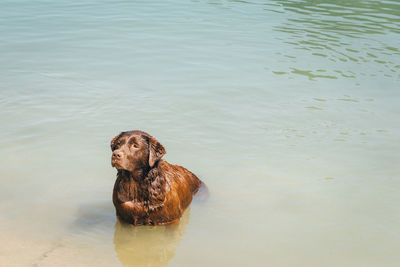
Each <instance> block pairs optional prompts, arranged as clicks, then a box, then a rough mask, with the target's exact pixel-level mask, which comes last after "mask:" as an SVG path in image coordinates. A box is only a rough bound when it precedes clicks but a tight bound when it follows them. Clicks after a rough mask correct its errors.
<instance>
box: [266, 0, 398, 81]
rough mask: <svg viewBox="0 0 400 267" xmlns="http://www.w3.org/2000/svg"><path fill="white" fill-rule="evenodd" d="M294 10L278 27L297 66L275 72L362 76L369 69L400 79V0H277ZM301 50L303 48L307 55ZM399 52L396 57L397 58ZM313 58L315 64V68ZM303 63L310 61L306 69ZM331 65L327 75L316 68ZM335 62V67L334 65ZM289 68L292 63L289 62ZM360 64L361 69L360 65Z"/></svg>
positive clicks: (315, 77)
mask: <svg viewBox="0 0 400 267" xmlns="http://www.w3.org/2000/svg"><path fill="white" fill-rule="evenodd" d="M277 3H278V4H279V5H280V6H282V7H283V9H284V10H285V11H286V13H287V14H288V15H289V16H288V17H287V18H286V19H285V20H284V21H283V22H282V23H281V24H279V25H277V26H276V27H274V30H275V31H277V32H279V33H281V34H282V33H283V34H284V36H285V37H282V36H281V35H279V37H277V38H279V39H282V40H283V42H284V43H286V44H287V45H288V47H287V49H286V50H285V55H284V56H285V57H287V58H293V57H294V58H296V59H294V60H292V61H290V62H289V63H290V66H295V67H292V71H290V72H288V71H285V69H282V68H281V69H279V70H274V71H273V73H275V74H288V75H291V74H295V75H303V76H306V77H308V78H309V79H310V80H315V79H317V78H326V79H336V78H338V77H341V78H349V79H353V78H357V77H359V76H360V75H361V76H362V74H363V72H365V71H367V73H366V75H368V76H376V75H377V74H376V72H379V73H380V74H379V75H382V76H384V77H394V78H397V79H399V78H400V74H399V72H398V70H396V69H397V68H398V65H396V62H398V61H399V60H400V51H399V49H398V48H397V47H396V44H395V43H394V40H395V39H396V38H383V36H384V35H387V36H396V35H398V34H399V33H400V31H399V29H400V2H394V1H385V2H376V1H359V2H354V1H352V2H337V1H324V3H316V2H315V1H310V0H303V1H277ZM296 50H302V51H304V52H302V53H304V54H308V56H307V59H306V60H303V57H304V55H302V54H300V55H299V53H298V52H297V51H296ZM396 58H397V59H396ZM310 63H312V65H315V70H314V69H311V68H310V67H309V66H310ZM303 65H306V66H308V67H307V70H305V68H304V67H303ZM326 66H329V68H327V72H328V73H327V74H326V75H318V74H316V69H317V68H321V67H323V68H324V69H326ZM332 66H333V67H334V68H332ZM289 68H290V67H289ZM335 69H336V70H335ZM357 69H358V71H357Z"/></svg>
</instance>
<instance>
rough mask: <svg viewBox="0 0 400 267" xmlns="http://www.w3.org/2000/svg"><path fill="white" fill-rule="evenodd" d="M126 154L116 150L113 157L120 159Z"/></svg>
mask: <svg viewBox="0 0 400 267" xmlns="http://www.w3.org/2000/svg"><path fill="white" fill-rule="evenodd" d="M123 155H124V154H123V153H122V151H117V150H116V151H114V152H113V155H112V156H113V158H118V159H120V158H122V156H123Z"/></svg>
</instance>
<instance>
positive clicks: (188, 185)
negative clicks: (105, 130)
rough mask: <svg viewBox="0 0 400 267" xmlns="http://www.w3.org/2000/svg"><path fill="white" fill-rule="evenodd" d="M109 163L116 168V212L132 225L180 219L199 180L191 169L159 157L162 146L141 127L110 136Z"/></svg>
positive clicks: (162, 153) (154, 223)
mask: <svg viewBox="0 0 400 267" xmlns="http://www.w3.org/2000/svg"><path fill="white" fill-rule="evenodd" d="M111 150H112V151H113V153H112V158H111V165H112V166H113V167H115V168H116V169H117V170H118V174H117V180H116V181H115V185H114V191H113V202H114V206H115V208H116V211H117V216H118V217H119V218H120V219H122V220H123V221H125V222H128V223H131V224H134V225H157V224H167V223H172V222H174V221H177V220H179V218H180V217H181V215H182V213H183V211H184V210H185V209H186V208H187V207H188V206H189V204H190V202H191V201H192V197H193V195H194V194H195V193H196V192H197V191H198V189H199V187H200V185H201V184H202V182H201V181H200V180H199V178H197V177H196V175H194V174H193V173H191V172H190V171H188V170H186V169H185V168H183V167H181V166H177V165H172V164H169V163H168V162H166V161H164V160H162V159H161V157H162V156H163V155H164V154H165V153H166V152H165V149H164V147H163V146H162V145H161V144H160V143H159V142H158V141H157V140H156V139H155V138H154V137H152V136H151V135H149V134H148V133H145V132H142V131H129V132H122V133H120V134H119V135H117V136H115V137H114V138H113V139H112V140H111Z"/></svg>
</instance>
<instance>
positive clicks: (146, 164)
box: [111, 131, 166, 172]
mask: <svg viewBox="0 0 400 267" xmlns="http://www.w3.org/2000/svg"><path fill="white" fill-rule="evenodd" d="M111 150H112V152H113V153H112V157H111V166H113V167H115V168H117V169H118V170H127V171H131V172H132V171H134V170H138V169H144V168H152V167H153V166H154V164H155V163H156V162H157V161H158V160H160V159H161V157H162V156H163V155H164V154H165V153H166V152H165V148H164V147H163V146H162V145H161V144H160V142H158V141H157V140H156V139H155V138H154V137H152V136H151V135H149V134H148V133H145V132H142V131H128V132H122V133H120V134H119V135H117V136H115V137H114V138H113V139H112V140H111Z"/></svg>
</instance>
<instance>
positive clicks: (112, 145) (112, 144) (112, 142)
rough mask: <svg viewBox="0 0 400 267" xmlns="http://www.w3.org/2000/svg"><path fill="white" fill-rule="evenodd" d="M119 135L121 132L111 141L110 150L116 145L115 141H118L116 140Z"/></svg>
mask: <svg viewBox="0 0 400 267" xmlns="http://www.w3.org/2000/svg"><path fill="white" fill-rule="evenodd" d="M121 135H122V132H120V133H119V134H117V135H116V136H115V137H114V138H113V139H112V140H111V143H110V147H111V150H114V148H115V146H116V144H117V140H118V138H119V137H120V136H121Z"/></svg>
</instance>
